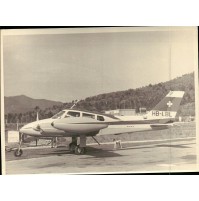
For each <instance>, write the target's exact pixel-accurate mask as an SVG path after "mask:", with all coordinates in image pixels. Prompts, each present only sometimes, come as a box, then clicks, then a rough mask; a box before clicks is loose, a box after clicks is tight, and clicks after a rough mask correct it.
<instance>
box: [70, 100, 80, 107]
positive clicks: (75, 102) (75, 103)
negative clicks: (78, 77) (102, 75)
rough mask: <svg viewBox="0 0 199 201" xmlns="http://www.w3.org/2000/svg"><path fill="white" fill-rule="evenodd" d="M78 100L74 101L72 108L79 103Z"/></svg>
mask: <svg viewBox="0 0 199 201" xmlns="http://www.w3.org/2000/svg"><path fill="white" fill-rule="evenodd" d="M78 102H79V100H76V101H74V104H73V105H72V107H71V108H70V109H73V108H74V107H75V106H76V105H77V103H78Z"/></svg>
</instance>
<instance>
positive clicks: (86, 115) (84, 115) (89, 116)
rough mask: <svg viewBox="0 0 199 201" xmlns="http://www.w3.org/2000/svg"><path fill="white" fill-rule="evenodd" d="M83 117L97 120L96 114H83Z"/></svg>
mask: <svg viewBox="0 0 199 201" xmlns="http://www.w3.org/2000/svg"><path fill="white" fill-rule="evenodd" d="M82 117H88V118H92V119H95V115H94V114H88V113H82Z"/></svg>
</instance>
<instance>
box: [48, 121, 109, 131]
mask: <svg viewBox="0 0 199 201" xmlns="http://www.w3.org/2000/svg"><path fill="white" fill-rule="evenodd" d="M51 125H52V126H53V127H54V128H56V129H59V130H63V131H65V132H70V133H77V134H81V133H91V132H98V131H99V130H101V129H103V128H107V127H108V124H107V123H105V122H101V121H97V120H95V119H91V118H87V117H81V118H79V117H71V118H64V119H57V120H55V121H54V122H53V123H52V124H51Z"/></svg>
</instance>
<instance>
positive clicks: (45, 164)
mask: <svg viewBox="0 0 199 201" xmlns="http://www.w3.org/2000/svg"><path fill="white" fill-rule="evenodd" d="M5 165H6V168H5V171H6V174H52V173H54V174H60V173H62V174H96V173H97V174H98V173H102V174H106V173H108V174H110V173H135V174H136V173H154V172H156V173H157V172H160V173H171V172H189V171H192V172H193V171H197V170H198V166H197V157H196V138H194V137H192V138H181V139H167V140H151V141H140V142H122V148H121V149H114V145H113V143H106V144H102V145H100V146H99V145H96V144H91V145H88V148H87V153H86V155H75V154H71V153H70V152H69V151H68V148H67V147H59V148H50V147H45V148H44V147H29V148H26V149H24V150H23V155H22V156H21V157H17V158H16V157H14V156H13V151H11V152H6V164H5Z"/></svg>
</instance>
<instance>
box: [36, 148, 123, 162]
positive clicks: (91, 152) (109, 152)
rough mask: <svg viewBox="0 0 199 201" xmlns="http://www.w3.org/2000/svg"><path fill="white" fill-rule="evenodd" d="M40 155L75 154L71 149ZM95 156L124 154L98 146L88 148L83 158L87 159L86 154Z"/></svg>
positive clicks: (103, 156)
mask: <svg viewBox="0 0 199 201" xmlns="http://www.w3.org/2000/svg"><path fill="white" fill-rule="evenodd" d="M39 155H40V156H52V155H57V156H62V155H74V154H72V153H71V152H70V151H69V150H63V149H62V150H55V151H53V152H50V153H41V154H39ZM86 155H88V156H93V157H96V158H105V157H120V156H123V155H120V154H118V153H115V152H114V150H103V149H97V148H93V147H92V148H91V147H89V148H87V152H86V154H85V155H83V156H84V157H83V158H82V159H87V157H86V158H85V156H86Z"/></svg>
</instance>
